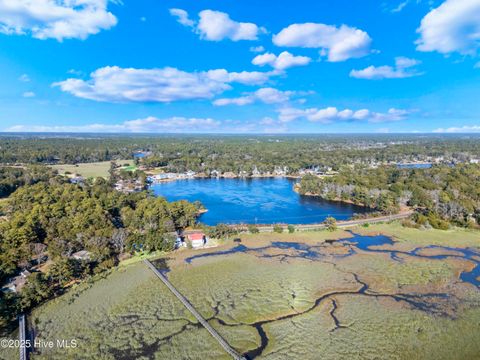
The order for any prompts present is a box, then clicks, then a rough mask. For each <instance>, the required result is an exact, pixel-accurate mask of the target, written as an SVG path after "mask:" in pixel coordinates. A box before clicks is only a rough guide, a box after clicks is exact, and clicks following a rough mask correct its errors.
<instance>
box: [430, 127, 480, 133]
mask: <svg viewBox="0 0 480 360" xmlns="http://www.w3.org/2000/svg"><path fill="white" fill-rule="evenodd" d="M433 132H434V133H472V132H480V125H465V126H461V127H449V128H439V129H436V130H433Z"/></svg>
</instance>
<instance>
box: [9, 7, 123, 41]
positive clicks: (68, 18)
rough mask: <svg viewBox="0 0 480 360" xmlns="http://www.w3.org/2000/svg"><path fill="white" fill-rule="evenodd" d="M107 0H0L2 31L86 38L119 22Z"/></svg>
mask: <svg viewBox="0 0 480 360" xmlns="http://www.w3.org/2000/svg"><path fill="white" fill-rule="evenodd" d="M108 3H109V1H108V0H35V1H32V0H0V32H2V33H4V34H9V35H12V34H16V35H25V34H31V36H32V37H34V38H37V39H49V38H53V39H57V40H58V41H63V40H64V39H72V38H74V39H86V38H87V37H88V36H89V35H93V34H97V33H98V32H100V31H101V30H107V29H110V28H111V27H113V26H115V25H116V24H117V18H116V17H115V16H114V15H113V14H112V13H111V12H109V11H108V10H107V6H108Z"/></svg>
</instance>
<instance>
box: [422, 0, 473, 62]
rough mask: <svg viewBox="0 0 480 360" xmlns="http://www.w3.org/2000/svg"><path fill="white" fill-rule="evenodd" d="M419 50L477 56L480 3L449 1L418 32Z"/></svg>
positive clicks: (470, 0) (425, 19) (432, 14)
mask: <svg viewBox="0 0 480 360" xmlns="http://www.w3.org/2000/svg"><path fill="white" fill-rule="evenodd" d="M417 32H418V33H419V34H420V39H418V40H417V42H416V44H417V50H420V51H438V52H440V53H442V54H448V53H452V52H458V53H460V54H464V55H475V54H476V53H477V49H478V47H479V46H480V1H478V0H446V1H445V2H443V3H442V4H441V5H440V6H439V7H437V8H435V9H433V10H431V11H430V12H429V13H428V14H427V15H426V16H425V17H424V18H423V19H422V22H421V24H420V27H419V28H418V29H417Z"/></svg>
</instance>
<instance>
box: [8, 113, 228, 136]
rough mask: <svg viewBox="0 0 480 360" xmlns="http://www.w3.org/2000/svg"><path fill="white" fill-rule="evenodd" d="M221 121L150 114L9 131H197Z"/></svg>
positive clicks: (16, 127) (211, 127)
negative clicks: (116, 121)
mask: <svg viewBox="0 0 480 360" xmlns="http://www.w3.org/2000/svg"><path fill="white" fill-rule="evenodd" d="M220 124H221V123H220V122H219V121H217V120H214V119H211V118H186V117H170V118H165V119H159V118H157V117H154V116H149V117H147V118H143V119H136V120H129V121H124V122H123V123H120V124H100V123H96V124H87V125H78V126H68V125H65V126H63V125H61V126H37V125H32V126H30V125H15V126H11V127H9V128H7V129H5V131H7V132H93V133H100V132H136V133H139V132H140V133H141V132H185V131H188V132H195V131H203V132H206V131H210V130H212V129H215V128H217V127H218V126H220Z"/></svg>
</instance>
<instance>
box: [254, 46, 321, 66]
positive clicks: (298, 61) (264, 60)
mask: <svg viewBox="0 0 480 360" xmlns="http://www.w3.org/2000/svg"><path fill="white" fill-rule="evenodd" d="M310 61H312V59H310V58H309V57H308V56H295V55H292V54H290V53H289V52H288V51H284V52H282V53H281V54H280V55H278V56H277V55H275V54H272V53H268V52H267V53H265V54H262V55H257V56H256V57H255V58H254V59H253V60H252V64H254V65H258V66H264V65H270V66H271V67H273V68H274V69H276V70H286V69H288V68H291V67H294V66H304V65H308V64H309V63H310Z"/></svg>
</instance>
